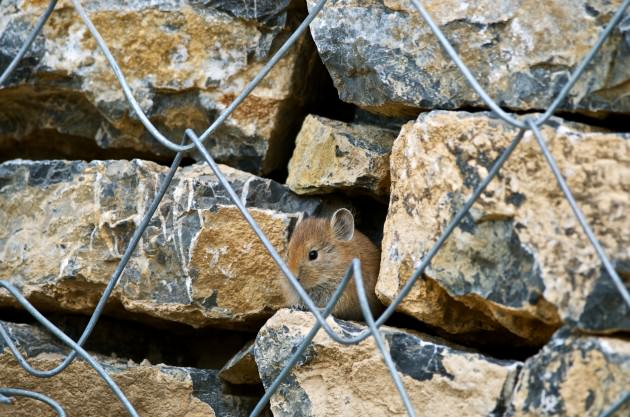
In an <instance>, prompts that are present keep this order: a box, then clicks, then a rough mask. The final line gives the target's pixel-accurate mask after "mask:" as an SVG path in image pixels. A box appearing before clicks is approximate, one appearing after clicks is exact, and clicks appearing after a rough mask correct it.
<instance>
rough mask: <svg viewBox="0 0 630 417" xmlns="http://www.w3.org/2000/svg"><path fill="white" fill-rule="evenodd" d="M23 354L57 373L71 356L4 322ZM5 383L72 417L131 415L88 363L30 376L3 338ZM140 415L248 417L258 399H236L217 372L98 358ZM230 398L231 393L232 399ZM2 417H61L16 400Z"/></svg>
mask: <svg viewBox="0 0 630 417" xmlns="http://www.w3.org/2000/svg"><path fill="white" fill-rule="evenodd" d="M3 324H4V325H5V326H6V327H7V329H8V331H9V333H10V334H11V337H12V338H13V340H14V341H15V342H16V345H17V346H18V348H19V349H20V351H21V352H22V353H23V354H25V355H26V358H27V359H28V361H29V362H30V363H31V365H32V366H34V367H36V368H37V369H52V368H53V367H55V366H57V365H58V364H59V363H60V362H61V360H63V357H64V355H65V354H66V353H67V349H65V346H63V345H61V344H59V342H57V341H56V340H55V339H54V338H53V337H51V336H50V335H49V334H47V333H46V332H44V331H43V330H41V329H39V328H38V327H32V326H29V325H25V324H13V323H6V322H4V323H3ZM0 348H1V349H2V350H1V351H0V384H1V385H2V386H3V387H20V388H22V389H28V390H33V391H36V392H39V393H42V394H45V395H48V396H49V397H51V398H53V399H54V400H55V401H57V402H59V403H60V405H61V406H62V407H63V408H64V409H65V411H66V413H67V414H68V416H111V417H119V416H120V417H124V416H128V415H129V414H128V413H127V412H126V411H125V409H124V408H123V406H122V405H121V404H120V402H119V401H118V399H117V398H116V397H115V396H114V394H113V393H112V391H111V390H110V388H109V387H108V386H107V384H106V383H105V382H103V381H102V380H101V379H100V377H99V376H98V374H97V373H96V371H94V369H93V368H91V367H90V366H89V365H88V364H86V363H85V362H83V361H82V360H76V361H74V362H73V363H72V364H71V365H70V366H69V367H68V368H67V369H66V370H65V371H63V372H62V373H60V374H59V375H58V376H56V377H53V378H49V379H41V378H35V377H32V376H30V375H29V374H27V373H26V371H24V370H22V368H21V367H20V366H19V365H18V363H17V361H16V360H15V359H14V357H13V355H12V354H11V352H10V351H9V349H8V347H6V346H5V345H4V344H3V342H2V340H0ZM97 359H98V361H99V362H100V363H101V364H102V365H103V367H104V368H105V370H106V371H107V372H108V373H109V375H110V376H111V377H112V379H113V380H114V381H115V382H116V383H117V384H118V385H119V387H120V389H121V390H122V391H123V392H124V393H125V395H126V396H127V398H128V399H129V401H130V402H131V404H132V405H133V406H134V407H135V408H136V411H138V414H139V415H146V416H155V417H210V416H226V417H241V416H247V415H248V413H249V410H250V409H251V408H253V406H254V405H255V404H256V398H252V397H247V396H242V395H234V394H230V393H229V389H228V388H227V387H226V386H225V384H223V383H222V382H221V380H220V379H219V378H218V377H217V371H216V370H211V369H195V368H180V367H173V366H167V365H153V364H150V363H149V362H143V363H140V364H138V363H134V362H132V361H129V362H127V361H124V362H123V361H121V360H116V359H113V358H107V357H103V356H98V357H97ZM226 394H227V395H226ZM0 415H2V416H8V415H11V416H14V417H31V416H46V417H47V416H55V415H56V414H55V413H53V412H52V411H51V410H50V408H48V407H47V406H45V405H43V404H42V403H40V402H36V401H32V400H28V399H23V398H20V397H16V403H15V404H13V405H0Z"/></svg>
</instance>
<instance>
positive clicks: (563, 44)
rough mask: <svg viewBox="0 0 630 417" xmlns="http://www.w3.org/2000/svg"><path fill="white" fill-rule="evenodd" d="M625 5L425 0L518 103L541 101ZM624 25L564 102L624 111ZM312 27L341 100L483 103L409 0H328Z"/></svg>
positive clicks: (629, 66)
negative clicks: (376, 28)
mask: <svg viewBox="0 0 630 417" xmlns="http://www.w3.org/2000/svg"><path fill="white" fill-rule="evenodd" d="M621 3H622V1H621V0H614V1H610V2H601V1H586V0H581V1H579V2H575V1H566V0H560V1H554V2H545V3H544V4H541V3H540V2H538V1H536V0H525V1H516V0H502V1H499V2H496V1H490V0H484V1H477V2H463V1H455V0H451V1H436V0H434V1H423V2H422V4H423V5H424V6H425V7H426V9H427V11H428V12H429V14H430V15H431V16H432V18H433V19H434V21H435V22H436V24H437V25H438V26H439V27H440V29H441V30H442V31H443V32H444V34H445V36H446V37H447V38H448V40H449V41H450V42H451V44H452V45H453V47H454V48H455V50H456V51H457V52H458V54H459V56H460V58H461V59H462V61H463V62H464V63H465V64H466V65H467V66H468V68H469V69H470V70H471V72H472V73H473V75H474V76H475V78H476V79H477V81H478V82H479V83H480V84H481V86H482V87H483V88H484V89H485V90H486V91H487V92H488V94H489V95H490V96H491V97H492V98H494V99H495V100H496V102H497V103H498V104H499V105H500V106H503V107H508V108H511V109H514V110H531V109H546V108H547V107H548V106H549V105H550V103H551V102H552V101H553V99H554V98H555V97H556V95H557V94H558V92H559V91H560V89H561V88H562V87H563V86H564V84H565V83H566V82H567V80H568V78H569V75H570V74H571V72H572V71H573V70H574V69H575V68H576V67H577V65H578V64H579V63H580V62H581V60H582V58H583V57H584V56H585V55H586V53H587V52H588V51H589V50H590V49H591V47H592V46H593V44H594V43H595V41H596V39H597V37H598V35H599V34H600V32H601V31H602V29H603V28H604V27H605V25H606V24H607V23H608V22H609V20H610V19H611V17H612V15H613V14H614V12H615V11H616V10H617V9H618V8H619V6H620V5H621ZM314 4H315V0H308V5H309V7H313V5H314ZM628 13H630V11H626V20H627V16H630V15H629V14H628ZM375 27H378V29H379V30H374V28H375ZM628 28H629V26H628V25H625V26H624V25H621V26H620V27H619V28H617V29H615V30H614V31H613V33H612V36H611V37H610V39H609V40H608V41H607V42H606V43H605V44H604V46H603V47H602V49H601V50H600V51H599V54H598V55H597V57H596V58H595V59H594V60H593V61H592V64H591V66H590V67H589V68H590V69H589V70H588V71H587V72H586V73H584V74H583V75H582V76H581V77H580V79H579V80H578V82H577V84H576V85H575V86H574V87H573V89H572V90H571V93H570V94H569V96H568V98H567V100H566V101H564V102H563V104H562V106H561V108H562V109H564V110H567V111H581V112H623V113H627V112H629V111H630V84H629V83H628V81H629V80H630V43H629V41H628V39H630V38H629V36H630V31H629V30H628ZM311 33H312V35H313V39H314V40H315V44H316V46H317V49H318V51H319V54H320V56H321V58H322V60H323V62H324V64H325V66H326V68H327V69H328V71H329V73H330V75H331V77H332V79H333V82H334V84H335V86H336V87H337V90H338V91H339V97H340V98H341V99H342V100H343V101H346V102H350V103H354V104H356V105H358V106H361V107H362V108H365V109H369V110H371V111H374V112H378V113H382V114H388V115H404V114H411V115H415V114H417V113H418V111H419V110H420V109H434V108H441V109H457V108H463V107H485V104H484V103H483V101H482V100H481V99H480V98H479V97H478V95H477V94H476V93H475V92H474V91H473V90H472V88H470V87H469V85H468V83H467V82H466V80H465V78H464V76H463V75H462V74H461V72H460V71H459V69H458V68H457V67H456V66H455V64H454V63H452V61H451V59H450V58H449V57H448V55H447V54H446V53H445V52H444V51H443V50H442V47H441V46H440V44H439V42H438V40H437V39H436V37H435V36H434V35H433V33H432V32H431V30H430V29H429V27H428V25H427V24H426V23H425V22H424V20H423V19H422V18H421V16H420V14H419V13H418V12H417V10H416V9H415V7H414V6H413V4H412V3H411V2H409V1H402V0H368V1H357V0H331V1H330V2H328V3H327V4H326V7H324V9H323V10H322V12H321V13H320V14H319V16H318V18H317V19H315V20H314V21H313V23H312V24H311ZM567 39H571V42H567Z"/></svg>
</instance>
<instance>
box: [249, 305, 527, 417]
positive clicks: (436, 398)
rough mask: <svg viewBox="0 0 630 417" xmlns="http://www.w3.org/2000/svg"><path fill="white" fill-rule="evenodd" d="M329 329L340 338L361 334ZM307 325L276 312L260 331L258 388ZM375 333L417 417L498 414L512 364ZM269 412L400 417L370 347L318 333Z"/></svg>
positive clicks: (353, 327) (344, 326)
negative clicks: (383, 343)
mask: <svg viewBox="0 0 630 417" xmlns="http://www.w3.org/2000/svg"><path fill="white" fill-rule="evenodd" d="M329 322H330V324H331V326H332V327H333V329H335V330H336V331H337V332H338V333H339V334H343V335H344V336H346V337H350V336H353V335H355V334H358V333H359V332H361V331H362V330H363V329H364V328H365V326H364V325H360V324H357V323H353V322H347V321H337V320H335V319H329ZM314 323H315V321H314V319H313V318H312V316H311V315H310V314H309V313H305V312H297V311H290V310H286V309H283V310H280V311H279V312H278V313H276V315H274V316H273V317H272V318H271V319H269V320H268V321H267V323H266V324H265V326H264V327H263V328H262V329H261V330H260V332H259V333H258V336H257V338H256V345H255V348H254V354H255V357H256V363H257V364H258V369H259V372H260V375H261V378H262V380H263V384H264V385H265V387H267V386H269V384H271V382H272V381H273V379H274V378H275V376H276V375H277V374H278V373H279V372H280V370H281V369H282V366H283V364H284V363H285V362H286V360H288V358H289V357H290V355H291V354H292V353H293V351H294V349H296V348H297V346H298V345H299V344H300V341H301V339H302V338H303V337H304V336H306V334H307V333H308V331H309V330H310V328H311V326H312V325H313V324H314ZM382 333H383V335H384V338H385V340H386V344H387V348H388V349H389V351H390V353H391V355H392V358H393V360H394V362H395V363H396V367H397V370H398V372H399V374H400V376H401V378H402V381H403V383H404V385H405V388H406V389H407V392H408V394H409V397H410V399H411V401H412V402H413V404H414V406H415V407H416V410H422V413H423V415H431V416H451V415H459V416H486V415H491V413H493V412H494V411H495V410H497V409H502V408H504V407H505V403H504V402H505V400H506V398H507V397H505V396H504V394H506V393H509V392H510V391H511V389H512V386H513V384H514V381H515V377H516V373H517V370H518V367H519V366H520V365H519V364H520V363H519V362H511V361H497V360H493V359H489V358H487V357H484V356H483V355H480V354H477V353H471V352H466V351H463V350H459V349H457V348H455V347H451V346H448V345H445V344H443V343H442V342H440V341H439V340H434V339H431V338H430V337H428V336H425V335H421V334H415V333H409V332H405V331H402V330H397V329H393V328H388V327H383V328H382ZM463 392H466V395H465V396H464V395H462V393H463ZM445 405H448V406H445ZM271 410H272V412H273V415H274V416H275V417H280V416H331V417H332V416H385V415H386V416H405V415H407V414H406V412H405V411H404V408H403V405H402V402H401V400H400V397H399V395H398V392H397V391H396V388H395V387H394V384H393V382H391V377H390V374H389V371H388V370H387V368H386V367H385V364H384V362H383V360H382V358H381V356H380V353H379V352H378V350H377V349H376V345H375V344H374V342H373V340H372V339H369V340H367V341H364V342H362V343H360V344H359V345H352V346H342V345H339V344H337V343H336V342H333V341H332V340H331V339H330V338H329V337H328V336H327V335H326V334H325V333H324V332H323V331H320V332H319V333H318V334H317V335H316V336H315V339H314V340H313V344H312V345H311V346H310V347H309V348H307V350H306V352H305V354H304V358H303V359H302V360H301V361H300V362H298V364H297V365H296V367H295V368H294V369H293V371H292V372H291V373H290V374H289V376H288V377H287V379H286V380H285V382H284V383H283V384H282V385H281V386H280V387H279V389H278V391H277V392H276V394H275V395H274V396H273V397H272V398H271Z"/></svg>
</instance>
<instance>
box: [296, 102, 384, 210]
mask: <svg viewBox="0 0 630 417" xmlns="http://www.w3.org/2000/svg"><path fill="white" fill-rule="evenodd" d="M395 138H396V132H394V131H392V130H389V129H384V128H380V127H377V126H370V125H367V124H353V123H344V122H339V121H336V120H330V119H326V118H324V117H319V116H313V115H309V116H307V117H306V119H305V120H304V123H303V124H302V130H300V133H299V134H298V137H297V139H296V144H295V150H294V151H293V157H292V158H291V161H290V162H289V177H288V178H287V185H288V186H289V188H291V190H293V191H294V192H296V193H298V194H321V193H328V192H333V191H337V190H341V191H346V192H351V193H359V192H363V193H369V194H372V195H374V196H376V197H380V198H383V197H386V196H387V194H388V193H389V155H390V153H391V148H392V144H393V142H394V139H395Z"/></svg>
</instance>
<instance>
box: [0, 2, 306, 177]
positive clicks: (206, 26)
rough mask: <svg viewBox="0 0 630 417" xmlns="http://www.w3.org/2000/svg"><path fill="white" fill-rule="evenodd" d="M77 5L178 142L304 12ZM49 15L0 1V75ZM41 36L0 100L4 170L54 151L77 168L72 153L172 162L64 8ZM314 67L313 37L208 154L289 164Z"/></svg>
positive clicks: (257, 166)
mask: <svg viewBox="0 0 630 417" xmlns="http://www.w3.org/2000/svg"><path fill="white" fill-rule="evenodd" d="M82 3H83V5H84V7H85V8H86V10H87V12H88V14H89V16H90V18H91V19H92V20H93V22H94V24H95V26H96V27H97V29H98V30H99V31H100V33H101V35H102V37H103V38H104V39H105V42H106V43H107V45H108V46H109V48H110V50H111V52H112V53H113V55H114V57H115V58H116V59H117V61H118V63H119V65H120V67H121V68H122V71H123V73H124V74H125V76H126V78H127V81H128V82H129V84H130V86H131V89H132V90H133V93H134V95H135V97H136V99H137V100H138V102H139V103H140V105H141V107H142V109H143V110H144V111H145V112H146V113H147V115H148V116H149V118H150V119H151V120H152V122H153V123H154V124H155V125H156V126H157V127H158V129H160V130H161V131H162V132H163V133H164V134H166V135H167V136H168V137H170V138H171V140H172V141H174V142H176V143H179V142H180V141H181V138H182V135H183V132H184V130H185V129H186V128H187V127H191V128H193V129H194V130H195V131H196V132H197V133H198V134H201V132H202V131H203V130H205V129H206V128H207V127H208V126H209V125H210V123H211V122H212V121H213V120H214V119H215V118H216V117H217V116H218V114H219V113H220V112H221V111H222V110H224V109H225V108H226V107H227V106H228V105H229V104H230V103H231V102H232V100H233V99H234V98H235V97H236V96H237V95H238V94H239V93H240V92H241V90H242V88H243V87H244V86H245V84H246V83H247V82H248V81H249V80H250V79H252V78H253V77H254V76H255V74H256V73H257V72H258V71H259V70H260V68H261V67H262V66H263V65H264V63H265V62H266V61H267V60H268V58H269V57H270V56H271V54H272V53H273V52H275V50H276V49H277V48H278V47H279V45H280V44H281V43H282V42H283V41H284V39H286V38H287V37H288V35H289V33H290V32H291V31H292V30H293V29H294V27H295V26H296V25H297V23H298V21H299V20H300V19H301V18H302V16H303V15H304V9H303V6H301V5H299V3H291V4H290V2H289V1H288V0H264V1H257V2H256V3H255V4H252V5H245V6H244V7H241V6H240V5H236V4H232V3H231V2H221V1H220V2H200V1H189V0H169V1H160V2H145V1H97V0H91V1H83V2H82ZM46 4H47V2H42V1H31V0H27V1H17V0H8V1H3V2H2V4H1V5H0V68H2V69H4V68H5V67H6V65H8V63H9V62H10V60H11V59H12V58H13V56H14V55H15V54H16V52H17V50H18V49H19V47H20V46H21V44H22V42H23V40H24V39H25V38H26V36H27V34H28V33H29V31H30V28H31V26H32V25H33V24H34V22H35V20H36V19H37V17H38V16H39V15H40V14H41V13H42V12H43V10H44V9H45V7H46ZM129 28H134V30H129ZM43 35H44V36H43V37H40V38H38V39H37V41H36V42H35V43H34V45H33V47H32V49H31V51H29V53H28V54H27V57H26V59H25V60H24V61H23V62H22V63H21V64H20V66H19V68H18V69H17V72H16V73H15V74H14V76H13V77H12V78H11V79H10V82H9V84H8V86H5V88H3V89H0V152H2V153H3V154H4V155H5V159H6V158H10V157H18V156H19V157H25V156H27V155H30V157H32V158H42V155H44V156H43V157H44V158H46V157H48V158H50V152H51V151H54V152H55V154H54V155H57V157H60V156H74V157H75V158H76V156H77V155H78V152H77V150H76V149H77V147H80V148H81V149H82V152H83V154H86V153H88V154H89V155H96V156H97V157H100V158H103V155H105V157H109V158H111V157H116V156H117V155H120V154H122V155H132V157H138V156H141V155H145V156H151V157H152V158H160V157H162V158H163V157H165V156H167V155H169V154H170V152H168V151H167V150H166V148H164V147H162V145H159V144H158V143H157V142H155V141H154V140H153V139H152V138H151V137H150V135H149V134H148V133H147V132H146V131H145V130H144V127H143V126H142V125H141V124H140V123H139V121H138V119H137V117H136V116H135V114H132V112H131V111H130V107H129V105H128V104H127V102H126V100H125V99H124V96H123V93H122V90H121V88H120V87H119V86H118V83H117V81H116V80H115V78H114V76H113V74H112V72H111V69H110V67H109V65H108V64H107V62H106V60H105V58H104V57H103V55H102V53H101V52H100V50H98V48H97V46H96V43H95V41H94V39H93V38H92V36H91V35H90V33H89V32H88V30H87V29H86V27H85V26H84V25H83V23H82V22H81V21H80V19H79V17H78V15H77V13H76V12H75V11H74V9H73V7H72V5H71V4H70V3H69V2H60V3H59V4H58V6H57V8H56V10H55V12H54V13H53V14H52V16H51V18H50V20H49V21H48V23H47V25H46V26H45V27H44V30H43ZM315 56H316V55H315V54H314V47H313V46H312V41H311V40H310V38H308V37H307V38H304V39H302V40H301V41H300V42H298V44H297V45H296V46H294V47H293V48H292V49H291V51H290V52H289V53H288V55H287V56H286V57H285V58H284V59H283V60H282V61H281V62H280V64H279V65H277V66H276V67H275V68H274V69H273V70H272V71H271V73H270V74H269V75H268V77H267V78H266V80H265V81H263V83H262V84H261V85H260V86H259V87H258V88H257V89H256V90H254V92H253V93H252V94H251V95H250V96H249V97H248V98H247V99H246V100H245V102H244V103H243V104H242V105H241V106H240V107H239V108H238V110H237V111H236V112H235V113H233V114H232V116H231V117H230V118H229V119H228V120H227V122H226V124H225V125H223V126H222V127H221V128H220V129H219V130H218V131H216V133H215V134H214V135H213V136H212V138H211V139H209V141H208V142H207V144H208V147H209V150H210V153H211V154H212V155H213V156H215V158H216V159H217V160H219V161H221V162H225V163H229V164H230V165H232V166H236V167H239V168H240V169H244V170H246V171H249V172H253V173H260V172H269V171H271V170H273V169H276V168H278V167H279V164H280V163H281V162H285V161H286V160H287V159H288V157H289V155H288V153H287V152H288V144H289V141H290V140H291V139H292V138H291V136H292V135H294V134H295V131H296V130H297V128H298V125H296V124H299V122H300V120H301V117H302V108H303V105H304V102H305V97H306V96H307V95H308V94H307V86H308V85H309V84H308V81H309V77H310V75H311V70H312V68H313V59H315ZM297 75H300V76H297ZM69 143H71V144H74V146H73V145H70V144H69ZM103 149H105V150H107V152H103ZM46 154H48V156H45V155H46ZM80 157H81V155H79V158H80Z"/></svg>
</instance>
